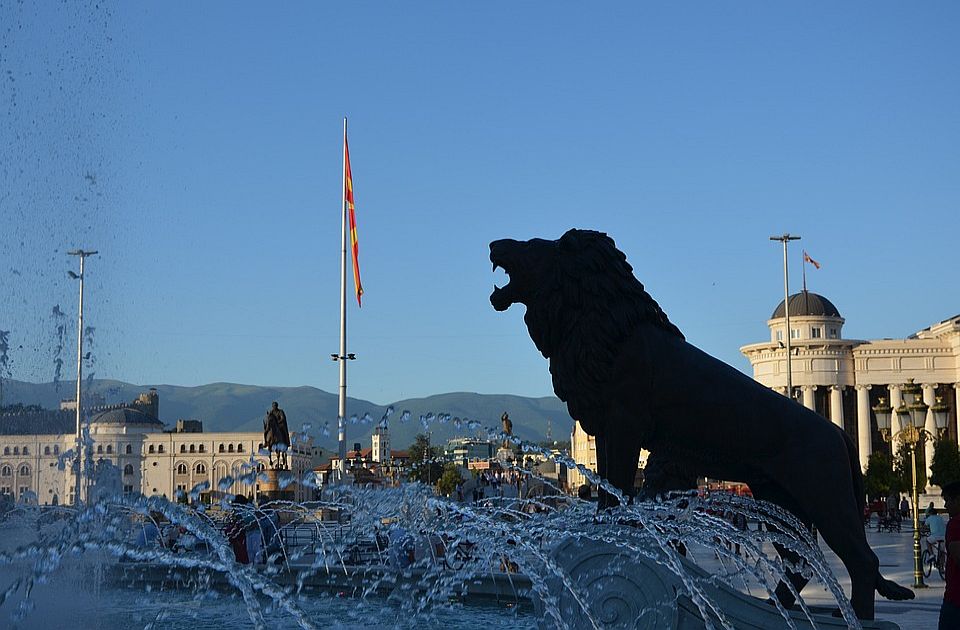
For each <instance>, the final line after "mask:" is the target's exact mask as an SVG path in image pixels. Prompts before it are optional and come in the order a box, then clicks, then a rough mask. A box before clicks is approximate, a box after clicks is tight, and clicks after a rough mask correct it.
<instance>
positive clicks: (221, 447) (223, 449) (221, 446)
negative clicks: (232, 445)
mask: <svg viewBox="0 0 960 630" xmlns="http://www.w3.org/2000/svg"><path fill="white" fill-rule="evenodd" d="M218 450H219V451H220V452H221V453H222V452H224V451H225V450H226V448H224V446H223V444H221V445H220V448H219V449H218Z"/></svg>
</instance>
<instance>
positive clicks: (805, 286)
mask: <svg viewBox="0 0 960 630" xmlns="http://www.w3.org/2000/svg"><path fill="white" fill-rule="evenodd" d="M800 264H801V267H802V268H803V292H804V293H806V292H807V252H803V257H802V258H801V259H800Z"/></svg>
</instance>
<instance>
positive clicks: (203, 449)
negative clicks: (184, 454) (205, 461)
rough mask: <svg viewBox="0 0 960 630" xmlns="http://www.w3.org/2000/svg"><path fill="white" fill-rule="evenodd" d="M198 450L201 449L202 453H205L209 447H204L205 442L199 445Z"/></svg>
mask: <svg viewBox="0 0 960 630" xmlns="http://www.w3.org/2000/svg"><path fill="white" fill-rule="evenodd" d="M197 450H198V451H200V452H201V453H203V452H205V451H206V450H207V449H205V448H203V444H201V445H200V446H198V447H197Z"/></svg>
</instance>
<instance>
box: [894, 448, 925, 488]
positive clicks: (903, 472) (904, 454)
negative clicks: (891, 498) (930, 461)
mask: <svg viewBox="0 0 960 630" xmlns="http://www.w3.org/2000/svg"><path fill="white" fill-rule="evenodd" d="M912 449H916V451H917V458H916V463H917V488H918V489H920V491H922V489H923V487H924V486H926V485H927V465H926V463H925V461H924V459H925V458H924V456H923V450H921V448H920V445H919V444H914V445H913V446H912V447H911V446H909V445H907V444H904V445H902V446H901V447H900V453H899V454H898V455H897V464H896V467H895V468H894V472H895V473H896V475H897V479H898V480H899V482H900V486H899V490H902V491H904V492H912V491H913V475H912V474H911V473H910V461H911V457H910V451H911V450H912ZM899 490H895V492H897V491H899Z"/></svg>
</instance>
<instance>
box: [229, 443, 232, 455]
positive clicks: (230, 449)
mask: <svg viewBox="0 0 960 630" xmlns="http://www.w3.org/2000/svg"><path fill="white" fill-rule="evenodd" d="M228 450H229V451H230V452H231V453H232V452H233V444H231V445H230V448H229V449H228Z"/></svg>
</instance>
